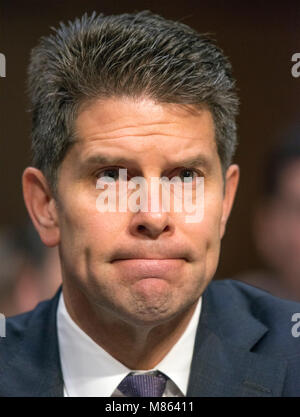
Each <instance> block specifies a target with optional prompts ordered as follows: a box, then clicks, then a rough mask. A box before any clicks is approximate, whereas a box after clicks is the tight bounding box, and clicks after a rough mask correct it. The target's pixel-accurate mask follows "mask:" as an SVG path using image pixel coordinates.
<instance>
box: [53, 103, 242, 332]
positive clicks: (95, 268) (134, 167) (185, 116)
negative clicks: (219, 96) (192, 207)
mask: <svg viewBox="0 0 300 417" xmlns="http://www.w3.org/2000/svg"><path fill="white" fill-rule="evenodd" d="M76 129H77V135H78V138H79V139H78V141H77V142H76V143H75V144H74V145H73V146H72V147H71V148H70V150H69V151H68V153H67V155H66V157H65V159H64V161H63V162H62V164H61V167H60V171H59V181H58V200H59V205H58V223H59V235H60V238H59V239H60V242H59V245H60V255H61V260H62V270H63V275H64V282H65V283H66V285H72V286H73V288H75V287H77V288H78V289H79V291H80V292H81V293H83V294H84V295H85V297H86V299H87V300H88V301H89V303H91V305H93V306H94V307H96V308H101V309H103V310H105V311H106V312H107V313H109V314H111V315H112V316H113V317H115V318H119V319H120V318H121V319H122V320H124V321H126V322H129V323H134V324H136V325H141V324H144V325H145V324H149V325H150V324H153V323H160V322H164V321H166V320H168V319H170V318H172V317H174V316H175V315H176V314H178V313H180V312H183V311H185V310H186V309H188V308H189V307H191V306H192V305H193V304H194V303H195V302H196V300H197V299H198V298H199V296H200V295H201V294H202V292H203V291H204V289H205V287H206V286H207V284H208V283H209V281H210V280H211V279H212V277H213V275H214V273H215V270H216V267H217V263H218V258H219V250H220V239H221V237H222V235H223V233H224V227H225V223H226V220H227V217H228V215H229V211H230V207H231V203H232V200H233V194H234V191H235V187H236V183H235V185H233V186H232V187H231V189H232V192H231V195H230V196H227V197H226V196H225V197H224V181H223V177H222V171H221V163H220V159H219V156H218V152H217V146H216V142H215V130H214V123H213V119H212V116H211V113H210V112H209V111H208V110H204V109H203V110H202V111H198V112H197V113H195V112H194V113H192V112H188V111H187V110H186V109H185V110H184V109H183V108H181V107H180V106H178V105H161V104H155V103H154V102H153V101H151V100H148V99H144V100H142V99H141V100H139V101H133V100H131V99H129V98H128V99H127V98H122V99H121V98H119V99H107V100H104V101H100V100H99V101H94V102H93V103H92V104H90V105H89V106H88V107H85V108H83V109H82V110H81V111H80V113H79V115H78V118H77V120H76ZM120 168H123V169H127V172H128V178H129V179H130V178H132V177H136V176H139V177H144V178H145V180H146V181H147V182H149V185H150V181H151V177H162V176H165V177H168V178H172V177H173V176H180V177H182V178H184V177H188V178H193V177H195V178H196V177H201V176H203V177H204V217H203V219H202V220H201V221H200V222H198V223H187V222H186V215H187V213H186V212H184V211H182V212H174V210H173V211H172V210H171V211H170V212H163V211H162V210H159V211H158V212H151V211H148V212H142V211H138V212H132V211H130V210H127V211H126V212H118V211H117V212H106V213H100V212H99V211H98V210H97V207H96V200H97V197H98V196H99V193H100V190H99V189H96V184H97V180H98V179H99V178H102V177H103V176H112V177H113V178H115V179H117V173H118V170H119V169H120ZM236 182H237V181H236ZM149 198H150V199H151V197H149Z"/></svg>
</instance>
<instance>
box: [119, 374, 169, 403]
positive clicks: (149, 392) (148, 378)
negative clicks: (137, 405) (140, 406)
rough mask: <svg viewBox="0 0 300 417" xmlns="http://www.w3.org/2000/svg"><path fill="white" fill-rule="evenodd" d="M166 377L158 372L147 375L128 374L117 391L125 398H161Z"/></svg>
mask: <svg viewBox="0 0 300 417" xmlns="http://www.w3.org/2000/svg"><path fill="white" fill-rule="evenodd" d="M167 379H168V378H167V377H166V376H165V375H164V374H162V373H161V372H159V371H154V372H151V373H147V374H133V373H130V374H128V375H127V376H126V377H125V378H124V379H123V380H122V381H121V383H120V384H119V386H118V390H119V391H121V392H122V393H123V394H124V395H125V396H126V397H162V395H163V392H164V390H165V387H166V383H167Z"/></svg>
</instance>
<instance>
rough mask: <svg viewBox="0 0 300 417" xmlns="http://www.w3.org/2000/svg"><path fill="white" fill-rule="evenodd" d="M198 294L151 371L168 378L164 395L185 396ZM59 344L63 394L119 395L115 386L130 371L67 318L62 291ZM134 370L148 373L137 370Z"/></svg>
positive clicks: (197, 317) (58, 316)
mask: <svg viewBox="0 0 300 417" xmlns="http://www.w3.org/2000/svg"><path fill="white" fill-rule="evenodd" d="M201 301H202V300H201V297H200V299H199V301H198V303H197V307H196V309H195V311H194V313H193V316H192V318H191V320H190V322H189V324H188V326H187V327H186V329H185V331H184V333H183V334H182V335H181V337H180V339H179V340H178V341H177V343H176V344H175V345H174V346H173V347H172V349H171V350H170V351H169V352H168V354H167V355H166V356H165V357H164V358H163V359H162V361H161V362H160V363H159V364H157V365H156V367H155V368H154V369H153V370H159V371H161V372H163V373H164V374H165V375H167V376H168V377H169V378H170V379H169V380H168V381H167V384H166V388H165V391H164V393H163V397H183V396H185V395H186V392H187V386H188V380H189V375H190V367H191V362H192V357H193V350H194V342H195V336H196V330H197V325H198V321H199V317H200V312H201ZM57 329H58V344H59V352H60V360H61V367H62V374H63V380H64V396H65V397H111V396H113V397H122V396H123V394H122V393H121V392H120V391H118V390H117V386H118V385H119V383H120V382H121V381H122V379H123V378H125V376H126V375H127V374H128V373H129V372H132V370H131V369H129V368H127V367H126V366H125V365H123V364H122V363H121V362H119V361H118V360H117V359H115V358H114V357H112V356H111V355H110V354H109V353H107V352H106V351H105V350H104V349H103V348H102V347H101V346H99V345H98V344H97V343H95V342H94V341H93V340H92V339H91V338H90V337H89V336H88V335H87V334H86V333H85V332H84V331H83V330H81V328H80V327H79V326H78V325H77V324H76V323H75V322H74V320H73V319H72V318H71V317H70V315H69V313H68V311H67V309H66V306H65V303H64V298H63V292H61V295H60V299H59V304H58V309H57ZM137 372H143V373H145V372H147V371H138V370H137Z"/></svg>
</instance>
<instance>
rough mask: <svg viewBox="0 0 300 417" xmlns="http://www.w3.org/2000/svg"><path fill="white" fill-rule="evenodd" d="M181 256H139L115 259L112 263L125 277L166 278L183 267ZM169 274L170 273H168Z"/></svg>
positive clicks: (134, 278) (183, 261)
mask: <svg viewBox="0 0 300 417" xmlns="http://www.w3.org/2000/svg"><path fill="white" fill-rule="evenodd" d="M184 263H185V260H184V259H183V258H174V257H173V258H162V257H159V258H158V257H156V258H152V257H151V258H149V257H147V258H145V257H144V258H143V257H141V256H139V257H138V258H137V257H131V258H122V259H115V260H114V262H113V265H115V267H116V268H117V269H118V270H119V271H120V273H121V274H122V275H123V276H126V278H127V279H131V280H132V279H133V280H136V279H143V278H158V279H166V278H170V277H171V276H175V275H174V274H176V272H178V271H179V270H180V268H182V267H183V265H184ZM170 274H171V275H170Z"/></svg>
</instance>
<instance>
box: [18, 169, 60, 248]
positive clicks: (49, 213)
mask: <svg viewBox="0 0 300 417" xmlns="http://www.w3.org/2000/svg"><path fill="white" fill-rule="evenodd" d="M22 185H23V196H24V201H25V205H26V207H27V210H28V213H29V215H30V217H31V220H32V222H33V224H34V226H35V228H36V230H37V231H38V233H39V235H40V238H41V240H42V242H43V243H44V244H45V245H46V246H50V247H51V246H56V245H58V243H59V240H60V233H59V225H58V215H57V205H56V201H55V199H54V197H53V196H52V193H51V191H50V187H49V185H48V182H47V180H46V178H45V176H44V175H43V173H42V172H41V171H40V170H39V169H36V168H33V167H28V168H26V169H25V171H24V173H23V177H22Z"/></svg>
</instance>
